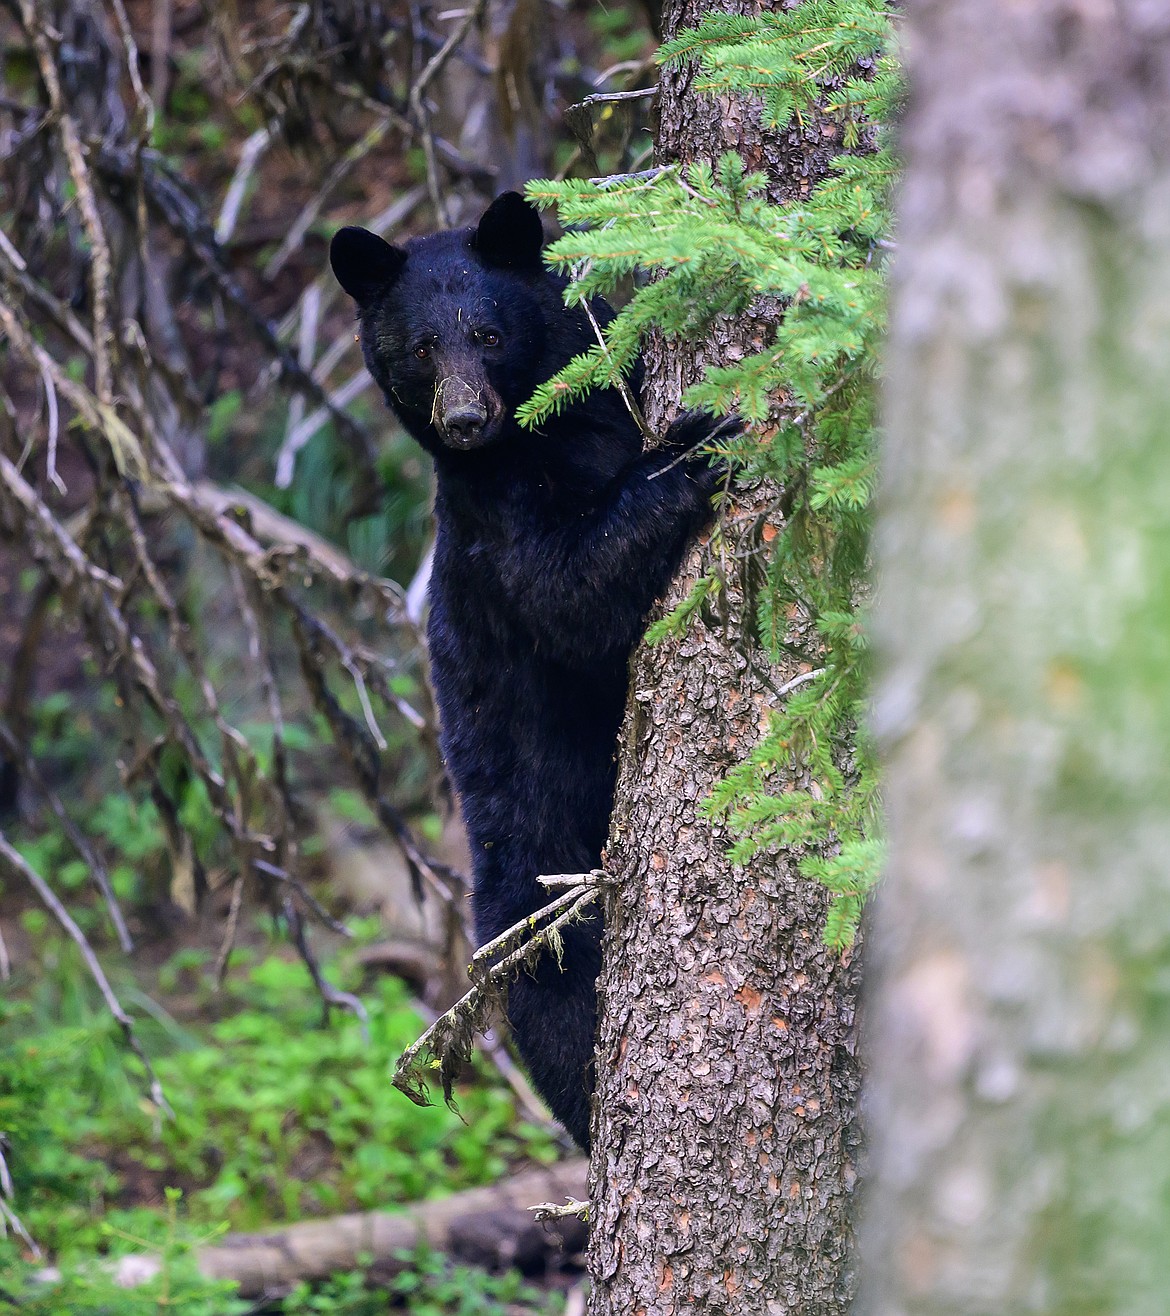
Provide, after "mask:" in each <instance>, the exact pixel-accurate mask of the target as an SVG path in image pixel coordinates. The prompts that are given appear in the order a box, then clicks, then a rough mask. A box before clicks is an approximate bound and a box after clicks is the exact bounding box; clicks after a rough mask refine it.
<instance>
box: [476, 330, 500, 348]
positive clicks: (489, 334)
mask: <svg viewBox="0 0 1170 1316" xmlns="http://www.w3.org/2000/svg"><path fill="white" fill-rule="evenodd" d="M479 341H480V342H481V343H482V344H483V345H484V347H499V345H500V335H499V334H498V333H496V331H495V330H494V329H485V330H484V331H483V333H481V334H480V336H479Z"/></svg>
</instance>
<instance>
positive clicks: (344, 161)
mask: <svg viewBox="0 0 1170 1316" xmlns="http://www.w3.org/2000/svg"><path fill="white" fill-rule="evenodd" d="M393 124H394V117H393V116H392V115H389V114H383V115H382V117H381V119H380V120H379V122H377V123H375V124H374V126H373V127H372V128H370V129H369V131H368V132H366V133H365V134H364V135H363V136H362V137H361V139H360V140H358V141H356V142H354V144H353V145H352V146H351V147H349V149H348V150H347V151H346V152H345V153H344V154H343V155H342V157H341V159H340V160H338V161H337V162H336V164H334V166H333V167H332V169H330V170H329V172H328V173H327V174H326V175H325V181H324V182H323V183H322V184H321V186H320V187H319V188H318V189H317V192H316V193H315V195H314V196H313V197H312V198H311V199H310V200H309V201H308V202H307V203H306V205H305V206H304V208H303V209H302V211H301V213H300V214H299V215H298V216H297V217H296V219H295V220H293V223H292V227H291V228H290V229H289V231H288V233H287V234H286V235H285V238H284V241H283V242H282V243H281V244H280V246H279V247H278V248H277V249H276V251H275V252H274V253H273V255H272V257H271V259H270V260H269V261H268V263H267V264H266V265H265V266H264V267H263V269H262V270H261V271H260V273H261V275H262V276H263V277H264V278H265V279H268V280H269V281H271V280H272V279H275V278H276V276H277V275H278V274H279V273H280V271H281V270H282V269H284V267H285V265H286V264H287V262H288V259H289V257H290V256H291V255H292V254H293V252H295V251H296V250H297V248H298V247H299V246H300V245H301V243H302V242H303V241H304V238H305V234H306V233H308V231H309V228H310V227H311V225H312V224H313V221H314V220H315V219H316V218H317V216H318V215H319V214H320V213H321V209H322V207H323V206H324V205H325V202H326V201H327V200H328V199H329V196H330V195H331V194H332V192H333V191H334V189H335V188H336V187H337V186H338V184H339V183H341V182H342V181H343V180H344V179H345V178H346V177H348V175H349V174H351V173H352V172H353V170H354V169H355V168H356V167H357V166H358V165H359V164H360V163H361V161H362V160H364V159H365V158H366V156H367V155H369V153H370V152H371V151H372V150H373V149H374V147H375V146H377V145H378V143H379V142H380V141H381V140H382V138H383V137H385V136H386V134H387V133H388V132H389V131H390V129H391V127H392V126H393Z"/></svg>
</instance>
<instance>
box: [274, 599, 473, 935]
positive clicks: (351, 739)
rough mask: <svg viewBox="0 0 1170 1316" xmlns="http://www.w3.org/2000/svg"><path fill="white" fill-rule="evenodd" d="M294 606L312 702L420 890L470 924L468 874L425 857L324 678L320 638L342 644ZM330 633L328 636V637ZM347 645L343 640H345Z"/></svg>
mask: <svg viewBox="0 0 1170 1316" xmlns="http://www.w3.org/2000/svg"><path fill="white" fill-rule="evenodd" d="M289 603H290V610H291V612H292V624H293V638H294V640H295V641H296V645H297V653H298V655H299V657H300V660H301V673H302V675H303V677H304V679H305V684H306V685H307V686H308V687H309V693H310V694H311V695H312V697H313V703H314V704H315V705H316V707H317V709H318V711H319V712H321V713H323V714H324V716H325V719H326V721H327V722H328V723H329V727H330V730H331V731H332V732H333V738H334V741H335V743H336V744H337V745H338V747H339V748H340V749H341V751H342V752H343V753H344V754H345V757H346V759H347V760H348V762H349V765H350V768H351V770H352V772H353V773H354V775H355V776H356V777H357V779H358V783H359V784H360V785H361V787H362V790H363V791H364V792H365V795H366V799H367V800H368V801H369V803H370V804H371V805H372V806H373V808H374V812H375V813H376V814H377V815H378V819H379V821H380V822H381V823H382V826H383V827H385V828H386V830H387V831H389V832H390V834H391V835H392V836H393V837H394V838H395V840H396V841H397V843H398V847H399V849H400V850H401V851H402V854H403V857H404V858H405V859H406V863H407V867H408V869H409V871H410V875H411V879H412V880H413V882H414V884H415V887H416V890H421V883H422V882H423V881H425V882H426V883H427V884H428V885H429V886H430V887H431V889H432V890H433V891H434V892H435V893H436V894H437V895H438V896H439V898H440V899H441V900H442V901H443V903H444V905H446V906H447V907H449V908H452V909H454V910H455V911H456V913H457V915H458V916H459V918H460V920H461V922H463V923H464V924H466V921H467V913H466V910H465V909H464V905H465V903H466V902H465V901H463V899H462V896H463V894H464V892H465V891H466V889H467V883H466V879H465V878H464V877H463V876H462V874H460V873H458V872H456V871H455V869H453V868H451V867H450V866H448V865H446V864H439V863H436V862H434V861H432V860H430V859H428V858H427V856H426V855H425V854H424V852H423V850H422V848H421V847H420V846H419V844H418V841H417V840H416V839H415V836H414V832H413V830H412V829H411V827H410V826H409V824H408V823H407V822H406V819H405V818H403V816H402V814H401V813H400V812H399V811H398V810H397V809H396V808H395V807H394V806H393V805H392V804H391V803H390V801H389V800H388V799H386V797H385V795H384V794H383V792H382V789H381V782H380V776H381V765H380V761H379V758H378V752H377V748H376V747H375V745H374V743H373V741H372V740H370V739H369V733H368V732H367V731H366V730H365V728H364V727H362V726H361V725H360V724H358V723H357V722H355V721H354V719H353V718H351V717H350V716H349V714H348V713H347V712H346V711H345V710H344V709H343V708H342V707H341V705H340V703H339V702H338V701H337V698H336V696H335V695H334V694H333V692H332V691H331V690H330V689H329V687H328V685H327V684H326V682H325V676H324V672H323V670H322V667H321V663H320V659H319V654H318V648H319V646H320V644H321V643H322V642H325V643H329V644H330V645H331V647H332V646H335V645H338V644H340V641H338V640H337V638H336V636H332V635H331V633H330V632H329V630H328V627H326V626H324V624H323V623H322V622H321V621H320V619H319V618H317V617H314V616H313V615H312V614H311V613H309V612H308V611H307V610H306V609H305V608H303V607H302V606H301V605H300V604H298V603H297V602H296V601H295V600H292V599H290V600H289ZM327 637H328V638H327ZM342 647H344V646H342Z"/></svg>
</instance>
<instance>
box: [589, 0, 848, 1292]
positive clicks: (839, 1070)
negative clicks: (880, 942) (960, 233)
mask: <svg viewBox="0 0 1170 1316" xmlns="http://www.w3.org/2000/svg"><path fill="white" fill-rule="evenodd" d="M726 7H727V8H728V9H734V10H735V11H736V12H758V9H757V10H753V9H752V6H751V5H734V4H728V5H727V6H726ZM709 8H712V6H710V5H705V4H702V3H692V4H680V3H678V0H671V2H670V3H668V4H667V5H666V7H665V9H664V12H663V26H664V29H665V33H666V35H668V36H670V35H673V34H674V33H675V32H676V31H677V30H678V29H679V28H682V27H687V26H693V25H694V24H695V23H696V22H697V21H698V20H699V18H700V17H701V16H702V13H703V12H704V11H705V10H707V9H709ZM660 113H661V122H660V131H659V138H658V159H659V161H660V162H666V161H671V160H677V159H681V160H685V161H691V160H700V159H706V160H712V161H713V160H715V159H717V158H718V157H719V156H720V155H721V154H722V153H723V152H725V151H727V150H732V149H735V150H739V151H740V152H741V153H742V154H743V155H744V157H745V159H746V160H747V162H748V165H749V167H751V168H753V169H763V170H766V171H767V173H768V175H769V177H770V179H771V189H770V191H771V196H772V199H773V200H776V201H782V200H786V199H788V200H790V199H793V198H798V197H800V196H803V195H805V194H806V193H807V192H808V190H809V188H810V187H811V186H812V185H813V184H814V183H815V182H817V181H818V180H819V179H820V178H821V177H822V176H823V175H824V173H825V170H826V167H827V164H828V161H829V160H831V159H832V158H833V156H834V155H836V154H837V153H838V152H839V151H840V139H839V135H838V133H837V129H836V127H835V126H834V125H833V124H832V123H830V122H828V121H827V120H826V121H823V122H819V121H816V119H815V117H811V118H810V119H806V121H805V123H804V125H803V127H793V128H792V129H791V130H789V131H786V132H785V133H783V134H770V133H766V132H764V131H763V130H762V129H761V126H760V123H759V118H758V115H757V113H756V112H755V109H754V107H753V106H752V105H750V104H747V103H744V102H742V101H735V100H731V99H729V98H726V97H725V98H721V99H718V100H715V99H711V98H709V97H700V96H698V95H697V94H696V93H695V92H694V91H693V89H692V87H691V74H690V72H688V71H682V72H673V71H668V72H666V73H665V74H664V76H663V80H662V95H661V110H660ZM777 314H778V308H777V307H776V306H775V305H763V306H758V307H756V308H755V310H754V312H753V313H752V314H749V315H745V316H743V317H741V318H738V319H736V320H727V321H724V322H722V323H721V324H720V325H719V326H718V328H717V330H716V332H715V333H714V334H713V335H712V336H711V338H710V339H709V340H708V341H706V342H704V343H700V344H692V345H688V346H687V347H686V348H685V349H677V348H672V347H667V346H665V345H663V344H661V343H660V344H658V345H656V346H655V347H652V348H651V350H650V352H649V353H648V357H647V366H648V370H647V382H646V400H647V413H648V417H649V420H650V423H651V426H652V427H653V428H654V429H655V430H656V431H657V432H661V431H662V429H663V428H665V425H666V423H667V421H668V420H669V418H670V417H671V416H672V415H674V414H676V413H677V410H678V404H679V398H680V396H681V393H682V390H683V389H684V388H685V387H686V386H687V385H688V384H690V383H692V382H693V381H695V380H697V379H698V378H700V377H701V375H702V373H703V370H704V368H705V366H706V365H708V364H713V363H724V362H727V361H729V360H735V359H738V358H739V357H741V356H743V355H744V354H745V353H746V352H748V351H752V350H757V349H758V348H759V347H761V346H762V345H763V342H764V339H765V336H766V335H767V334H768V333H769V330H770V328H771V327H772V326H773V325H774V323H775V318H776V316H777ZM776 499H777V490H776V489H774V488H757V489H753V490H751V491H748V492H746V493H742V492H741V494H740V495H739V496H738V497H737V499H736V504H735V506H734V507H733V508H732V509H731V512H730V515H729V517H728V519H727V537H728V556H729V557H731V555H733V554H735V553H736V552H737V549H738V548H739V547H742V538H743V537H746V536H748V535H750V534H753V533H755V534H758V532H759V523H760V520H761V518H764V517H775V516H776V515H777V514H778V513H777V511H776ZM699 560H700V559H699V553H698V552H697V551H696V553H695V554H693V555H692V557H691V559H690V561H689V562H688V564H687V566H686V568H685V569H684V571H683V573H682V576H681V578H680V580H679V582H678V583H677V584H676V586H675V588H674V590H673V592H672V595H671V597H670V599H668V601H667V606H668V607H669V606H673V604H675V603H677V602H678V600H679V599H680V598H682V597H684V596H685V595H686V594H687V592H688V591H689V589H690V587H691V585H692V584H693V583H694V580H695V579H696V576H697V574H698V568H699ZM726 604H727V609H728V611H727V615H726V616H725V617H721V618H719V619H714V618H712V619H711V620H710V625H706V624H704V621H703V620H701V619H696V620H695V621H694V622H693V623H692V624H691V626H690V628H689V629H688V631H687V634H686V635H685V637H684V638H683V639H682V640H681V642H678V641H666V642H664V643H662V644H660V645H659V646H657V647H655V648H646V647H643V648H642V649H640V650H639V652H638V653H637V655H636V656H635V659H634V663H633V671H632V680H631V696H630V703H629V706H628V709H627V717H626V724H625V727H624V730H623V733H622V741H621V746H620V752H621V765H620V771H619V780H618V788H617V800H616V805H615V810H614V819H613V826H612V831H611V836H610V840H611V844H610V846H609V850H608V854H607V869H608V871H609V872H611V873H612V874H614V875H615V876H616V877H617V878H618V879H619V884H618V885H617V886H616V888H615V889H613V890H612V891H611V893H610V895H609V897H608V899H607V903H606V913H605V917H606V929H607V940H606V948H605V965H604V968H603V971H602V978H601V982H600V992H601V1017H600V1024H599V1037H598V1052H597V1071H598V1072H597V1092H598V1101H597V1112H596V1114H595V1125H594V1132H595V1137H594V1151H593V1161H592V1212H593V1213H592V1229H591V1238H590V1249H591V1251H590V1272H591V1275H592V1282H593V1290H592V1298H591V1303H592V1306H591V1311H592V1312H593V1314H594V1316H609V1314H610V1313H612V1314H613V1316H630V1313H634V1312H638V1313H647V1314H651V1313H664V1314H665V1313H675V1312H678V1313H682V1312H700V1311H701V1312H705V1313H717V1312H728V1313H731V1312H734V1313H736V1316H752V1314H753V1313H777V1314H778V1313H793V1316H796V1313H800V1316H828V1314H830V1313H839V1312H843V1311H845V1310H846V1309H847V1306H848V1303H849V1299H850V1296H851V1293H852V1288H853V1282H852V1267H851V1260H850V1253H851V1227H850V1221H849V1206H850V1196H851V1192H852V1188H853V1183H854V1180H855V1177H856V1167H855V1161H856V1156H857V1152H858V1141H859V1131H858V1127H857V1120H856V1102H857V1089H858V1069H857V1061H856V1049H855V1037H856V1034H855V1000H856V988H857V966H856V962H855V961H854V962H853V963H850V962H848V961H842V959H841V958H840V957H838V956H837V955H835V954H833V953H831V952H829V951H827V950H826V949H825V948H824V946H823V945H822V944H821V936H822V931H823V928H824V919H825V910H826V904H827V902H826V897H825V893H824V892H823V890H822V889H821V888H820V887H818V886H817V885H816V884H814V883H812V882H810V881H806V880H804V879H803V878H801V877H800V876H799V875H798V873H797V871H796V863H795V859H794V858H793V857H792V856H789V855H779V856H775V857H773V858H766V859H761V860H759V861H757V862H755V863H753V865H752V867H751V868H750V869H749V870H743V869H735V868H733V867H732V866H731V865H730V864H729V863H728V862H727V859H726V857H725V850H726V845H727V841H726V837H725V836H724V834H723V833H722V830H721V829H720V827H718V826H714V825H712V824H711V823H709V822H707V821H706V820H704V819H702V818H700V817H699V816H698V812H697V811H698V807H699V805H700V803H701V802H702V801H703V800H704V799H705V798H706V797H707V795H708V794H709V793H710V791H711V789H712V787H713V786H714V785H715V783H716V782H717V781H719V780H720V779H721V778H722V776H723V775H724V774H725V773H726V772H727V770H728V769H730V768H731V767H732V766H734V765H735V764H736V763H738V762H740V761H741V760H742V758H743V756H744V754H745V753H746V752H747V750H748V749H749V748H750V746H751V745H752V744H753V743H754V742H755V740H756V739H757V737H758V735H759V732H760V727H761V722H762V719H764V718H765V716H766V710H767V708H768V707H769V706H771V705H772V704H774V702H775V700H774V691H775V689H776V688H777V687H778V686H779V685H780V684H781V683H782V682H783V681H784V680H785V679H786V678H787V677H788V676H791V675H792V672H783V671H776V670H773V669H771V668H770V667H769V665H768V663H767V660H766V659H765V658H764V655H763V654H762V652H761V651H760V649H759V647H758V646H757V644H756V640H755V636H754V633H753V631H752V624H751V621H750V619H749V618H747V617H746V616H745V609H744V607H743V596H742V592H741V590H740V589H739V587H738V585H737V583H736V582H735V581H732V582H731V588H730V591H729V595H728V597H727V599H726ZM793 670H795V668H794V669H793Z"/></svg>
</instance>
